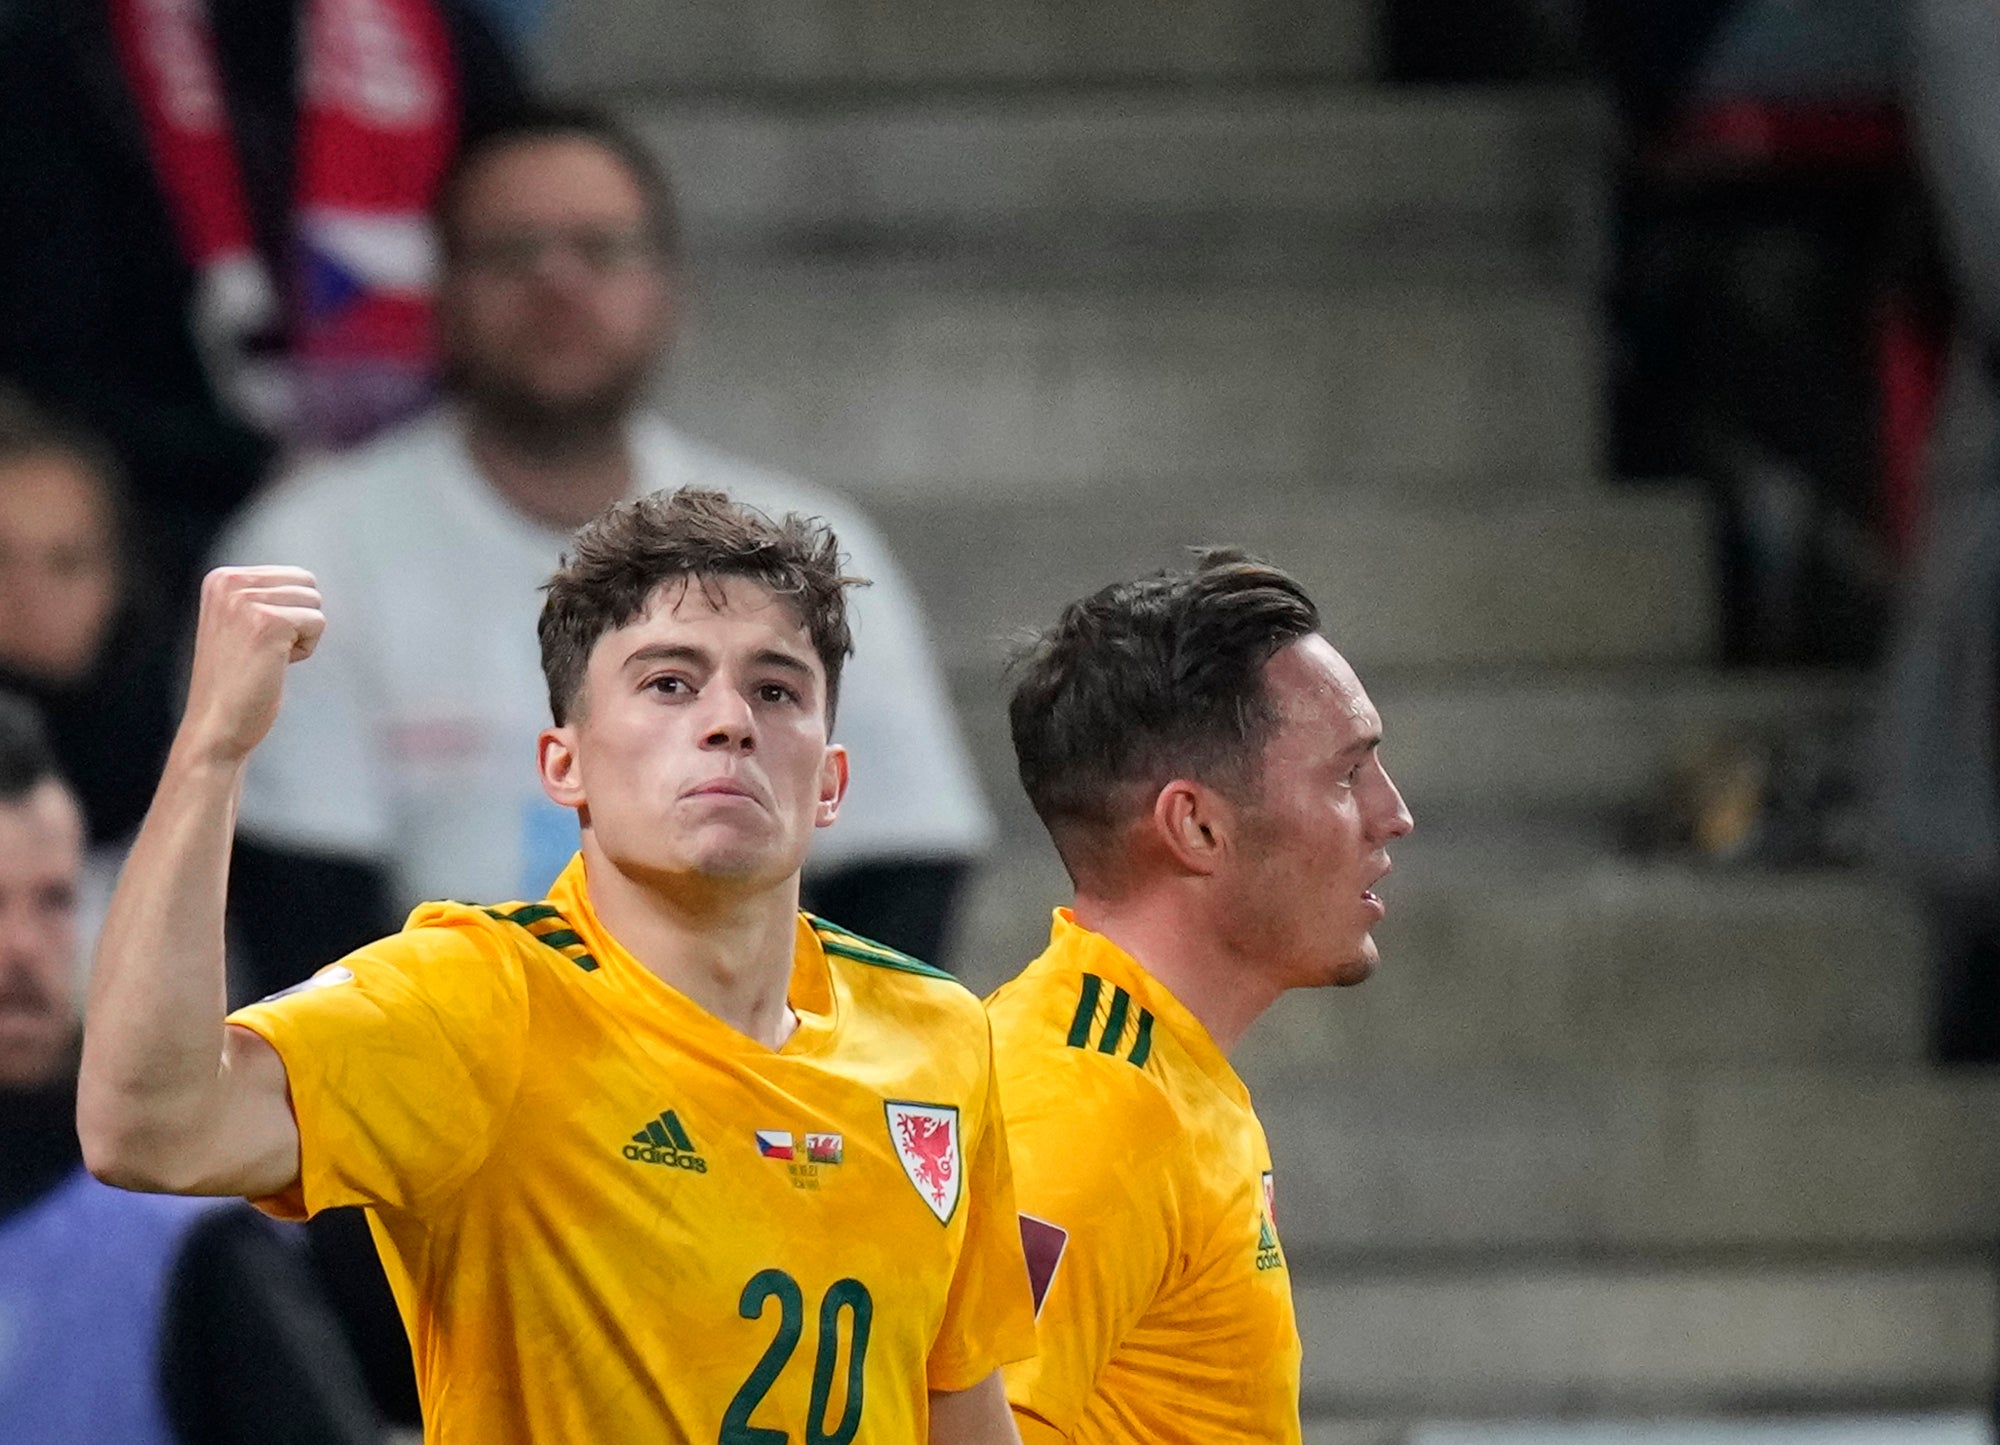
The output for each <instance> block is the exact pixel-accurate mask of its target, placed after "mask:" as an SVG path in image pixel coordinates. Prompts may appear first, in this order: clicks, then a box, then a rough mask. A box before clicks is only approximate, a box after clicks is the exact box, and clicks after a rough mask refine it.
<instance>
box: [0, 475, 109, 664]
mask: <svg viewBox="0 0 2000 1445" xmlns="http://www.w3.org/2000/svg"><path fill="white" fill-rule="evenodd" d="M118 570H119V569H118V544H117V540H116V538H115V536H114V534H113V528H112V522H111V508H110V506H109V504H108V503H107V502H106V500H105V497H104V491H103V489H102V488H101V487H100V486H99V485H98V484H97V482H96V480H95V479H94V478H92V477H91V475H90V474H89V473H88V472H86V471H85V470H84V469H83V467H82V466H80V465H79V464H78V463H76V462H75V461H73V460H71V459H70V458H68V457H62V456H47V457H23V458H21V459H20V460H18V461H14V462H10V463H8V464H6V465H5V466H0V660H5V661H6V662H7V663H8V664H10V665H11V666H13V667H15V668H17V669H19V670H20V671H22V672H25V673H28V674H29V675H30V676H33V677H39V678H43V679H46V680H48V681H51V682H57V683H63V682H71V681H74V680H75V679H77V678H80V677H82V676H83V675H84V674H85V673H86V672H88V671H89V670H90V667H91V665H92V664H93V663H94V662H96V660H97V653H98V649H99V648H100V647H102V646H103V645H104V639H105V634H106V633H107V632H108V631H109V630H110V627H111V621H112V617H113V615H114V614H115V613H116V612H117V610H118V597H119V581H118Z"/></svg>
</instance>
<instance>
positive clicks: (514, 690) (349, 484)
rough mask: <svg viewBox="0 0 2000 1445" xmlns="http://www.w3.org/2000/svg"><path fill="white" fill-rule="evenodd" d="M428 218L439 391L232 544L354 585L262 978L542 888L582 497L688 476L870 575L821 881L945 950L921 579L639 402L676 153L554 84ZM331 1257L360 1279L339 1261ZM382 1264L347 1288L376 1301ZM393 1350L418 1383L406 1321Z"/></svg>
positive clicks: (298, 697)
mask: <svg viewBox="0 0 2000 1445" xmlns="http://www.w3.org/2000/svg"><path fill="white" fill-rule="evenodd" d="M434 219H435V222H436V225H437V229H438V232H439V239H440V241H441V243H442V244H441V246H440V248H439V249H440V252H441V255H442V265H443V273H442V275H441V276H440V278H439V285H438V290H437V314H438V320H439V326H440V342H441V349H442V352H443V356H444V360H445V378H444V380H445V395H444V398H443V399H442V402H441V404H440V405H439V406H438V407H437V408H436V409H434V410H433V411H432V412H431V413H430V414H428V415H426V416H424V417H421V418H419V419H418V420H417V421H416V422H415V423H413V424H411V425H409V426H407V427H405V428H403V429H401V430H399V431H397V432H395V433H392V434H390V435H388V436H386V437H384V438H383V439H381V440H379V441H377V442H374V443H372V444H370V445H369V446H368V447H366V448H364V449H362V450H360V451H357V452H353V453H349V454H347V455H345V456H341V457H337V458H333V459H331V460H328V461H323V462H319V463H316V464H313V465H310V466H307V467H305V468H303V469H301V470H300V471H299V472H298V473H297V474H296V475H294V476H292V477H289V478H287V479H285V480H283V481H281V482H279V483H278V484H277V485H276V486H274V487H273V488H272V490H271V491H269V492H268V493H267V494H266V495H265V496H263V497H262V498H261V499H260V500H259V501H258V502H257V503H256V504H254V505H253V506H252V507H251V508H250V509H249V511H248V512H247V513H246V514H245V515H244V517H243V518H242V520H241V521H239V523H238V524H237V525H236V526H235V527H234V528H233V529H232V530H231V531H230V533H229V534H228V535H227V536H226V537H225V538H224V540H223V542H222V544H221V546H220V548H219V550H218V552H217V554H216V557H215V559H214V560H215V561H216V562H217V563H218V564H241V563H255V562H260V561H264V560H268V559H269V558H272V557H282V558H284V559H285V560H286V561H287V562H288V563H294V564H296V565H299V566H302V567H305V568H307V569H308V570H310V571H311V572H312V573H313V574H314V575H315V576H316V577H317V578H318V579H319V583H320V586H321V588H322V590H323V592H324V594H325V595H326V596H328V597H334V598H338V599H339V602H340V607H341V615H340V616H339V617H338V618H337V619H335V622H336V625H334V626H331V627H329V629H328V633H327V639H326V641H325V642H324V644H323V645H322V646H321V648H320V651H319V653H318V654H317V655H316V656H315V659H314V666H313V667H312V668H310V669H300V670H299V674H298V676H297V677H296V678H294V679H292V680H291V681H290V682H289V683H288V684H287V686H288V687H289V688H291V689H292V695H291V700H290V701H289V702H288V704H287V706H286V708H285V711H284V714H283V715H282V716H281V717H280V718H279V720H278V723H277V725H276V727H275V728H274V730H273V731H272V733H271V735H270V737H269V738H268V739H267V740H266V741H265V743H264V744H263V746H262V747H260V748H259V749H258V750H257V752H256V753H255V754H254V755H253V756H252V758H251V760H250V764H249V771H248V773H247V775H246V778H245V782H244V787H243V799H242V806H241V812H240V815H239V838H238V843H237V847H236V851H235V858H234V864H233V876H232V893H233V896H234V897H233V902H234V917H235V922H236V926H237V931H238V934H239V936H240V940H241V942H242V944H243V945H244V950H245V952H246V953H247V955H248V961H249V963H250V965H251V974H252V979H251V988H250V989H249V990H248V991H249V992H251V993H254V994H262V993H268V992H271V991H274V990H276V989H279V988H283V987H287V986H289V985H291V984H293V983H296V982H298V981H299V980H300V979H302V978H304V977H305V976H306V975H307V974H309V973H311V972H312V971H313V970H314V969H315V968H318V967H319V966H320V965H322V964H324V963H327V962H329V961H331V960H333V959H335V958H338V957H340V956H341V955H342V954H344V953H346V952H348V951H349V950H351V949H352V948H355V947H358V946H360V945H361V944H362V943H365V942H367V941H368V940H370V939H372V938H374V937H377V936H379V935H380V934H382V933H385V932H388V931H392V930H393V929H394V928H395V927H396V926H397V925H398V924H399V923H400V922H401V919H402V916H403V913H404V911H406V910H407V909H408V908H409V907H411V906H413V905H414V904H415V903H416V902H418V901H420V900H423V899H428V898H506V897H523V898H540V897H541V896H542V895H543V894H544V893H545V892H546V891H547V889H548V887H549V885H550V883H551V881H552V880H553V879H554V878H555V877H556V875H557V873H558V872H560V871H561V869H562V867H563V865H564V863H565V862H566V861H567V860H568V857H569V854H570V853H571V851H573V849H574V847H575V842H576V825H575V821H574V818H573V817H572V816H571V815H569V814H568V813H567V812H565V811H564V810H562V809H559V808H556V807H555V806H554V805H553V804H551V803H549V802H548V800H547V798H546V797H545V796H544V795H543V793H542V790H541V787H540V784H539V782H538V780H537V778H536V775H535V771H534V768H533V767H532V766H530V762H531V760H532V758H533V756H534V741H535V738H536V736H537V734H538V733H539V732H540V730H541V728H542V727H543V726H544V724H545V723H546V721H547V718H546V715H545V706H546V704H545V701H544V695H543V685H542V677H541V668H540V661H539V658H538V655H537V652H536V647H535V619H536V617H537V615H538V614H539V611H540V607H541V596H540V592H539V588H540V586H541V584H542V582H543V581H544V580H545V579H546V578H547V577H548V576H549V574H550V573H551V572H552V571H553V570H554V569H555V565H556V562H557V559H558V556H559V555H560V554H561V552H562V551H563V548H564V543H565V540H566V538H567V536H568V534H569V533H570V532H571V531H572V530H573V529H574V528H575V527H577V526H578V525H579V524H581V523H582V522H584V521H585V520H587V519H589V518H590V517H593V516H595V515H596V514H597V513H599V512H601V511H602V510H603V509H604V508H605V507H606V506H608V505H610V504H611V503H613V502H616V501H618V500H620V499H621V498H625V497H630V496H635V495H639V494H642V493H646V492H652V491H657V490H663V489H675V488H680V487H685V486H695V487H703V488H712V489H717V490H722V491H726V492H728V493H729V494H731V495H732V496H733V497H734V498H735V499H736V500H738V501H741V502H745V503H748V504H750V505H752V506H754V507H757V508H759V509H761V510H763V511H765V512H767V513H770V514H772V515H783V514H784V513H787V512H799V513H803V514H807V515H812V516H817V517H820V518H822V519H824V520H825V521H826V522H828V523H829V524H830V525H831V526H832V528H833V529H834V531H835V532H836V533H837V535H838V536H839V537H840V539H841V541H842V544H843V546H844V547H846V548H847V549H848V551H849V553H850V554H851V567H850V570H851V571H854V572H856V573H858V574H860V575H863V576H866V577H868V578H870V579H872V582H873V585H872V586H870V587H868V588H866V589H863V590H861V591H860V592H858V593H857V594H856V595H855V596H854V598H853V599H852V602H851V604H850V613H851V619H852V623H853V631H854V639H855V647H856V651H855V656H854V659H853V661H852V662H851V664H850V665H849V669H848V672H849V676H850V678H851V679H852V681H851V682H850V685H849V701H848V702H847V704H846V706H845V707H843V709H842V713H841V737H840V739H839V740H840V741H841V742H843V743H844V744H845V745H846V746H847V748H848V751H849V755H850V757H851V759H852V764H853V768H852V777H853V782H852V787H851V791H850V793H849V795H848V803H847V807H846V809H844V811H843V813H842V817H841V825H840V827H839V828H838V829H836V830H834V832H833V833H831V834H829V836H828V838H827V839H826V840H825V846H824V856H821V855H820V854H819V853H816V855H815V856H816V864H815V868H816V871H815V872H814V873H812V874H811V875H809V876H808V878H807V880H806V906H807V907H809V908H811V909H813V911H815V912H817V913H819V914H822V915H824V916H826V917H828V918H830V919H832V920H833V921H834V922H837V923H839V924H841V925H843V926H845V927H847V928H850V929H852V930H854V931H856V932H858V933H861V934H863V935H865V936H867V937H870V938H875V939H879V940H881V941H883V942H885V943H888V944H890V945H892V946H894V947H896V948H899V949H901V950H902V951H904V952H906V953H909V954H912V955H915V956H917V957H919V958H924V959H926V960H930V961H938V955H939V950H940V945H941V943H942V941H943V937H944V932H945V927H946V924H947V921H948V914H949V908H950V904H951V901H952V897H953V895H954V893H955V891H956V889H957V887H958V885H959V882H960V881H961V879H962V877H963V875H964V873H965V871H966V870H967V868H968V866H969V864H970V862H971V861H972V859H973V858H974V857H976V855H977V854H978V853H979V851H980V850H981V849H982V848H983V846H984V844H985V842H986V840H987V835H988V831H989V828H990V822H989V818H988V815H987V812H986V808H985V804H984V802H983V800H982V799H981V797H980V795H979V792H978V789H977V786H976V784H975V782H974V781H973V774H972V769H971V765H970V763H969V760H968V758H967V756H966V753H965V749H964V746H963V744H962V742H961V740H960V737H959V734H958V731H957V727H956V724H955V723H954V721H953V719H952V717H951V715H950V711H949V705H948V702H947V700H946V695H945V692H944V689H943V685H942V680H941V676H940V673H939V670H938V668H937V666H936V664H935V662H934V660H933V658H932V656H931V654H930V651H929V645H928V643H927V641H926V638H925V633H924V625H923V620H922V617H921V615H920V613H919V611H918V607H917V603H916V600H915V597H914V596H913V595H912V593H911V592H910V590H909V587H908V584H907V583H906V582H905V581H904V580H903V578H902V574H901V572H900V571H899V569H898V568H897V567H896V565H895V562H894V559H893V558H892V557H890V556H889V554H888V552H887V549H886V547H885V545H884V544H883V543H882V541H881V539H880V538H879V536H878V535H877V534H876V533H875V532H874V530H873V529H872V528H871V527H870V526H869V525H868V523H867V521H866V520H865V519H863V518H862V517H860V516H858V515H857V514H856V512H855V510H854V509H853V508H852V507H851V506H850V505H848V504H847V503H845V502H844V501H843V500H842V499H841V498H839V497H837V496H834V495H830V494H829V493H827V492H825V491H823V490H821V489H819V488H817V487H812V486H808V485H807V484H805V483H802V482H799V481H796V480H794V479H791V478H787V477H781V476H774V475H771V474H769V473H765V472H762V471H758V470H755V469H753V468H751V467H749V466H747V465H745V464H744V463H741V462H738V461H736V460H733V459H731V458H728V457H725V456H723V455H721V454H719V453H716V452H714V451H711V450H709V449H707V448H705V447H703V446H700V445H699V444H697V443H696V442H694V441H692V440H691V439H689V438H687V437H686V436H684V435H682V434H681V433H680V432H678V431H677V430H675V429H674V428H672V427H670V426H668V425H667V424H666V423H665V422H664V421H663V420H661V419H659V418H658V417H656V416H653V415H650V414H648V413H647V412H646V411H645V409H644V408H643V405H642V397H643V396H644V394H645V392H646V390H647V386H648V383H649V380H650V378H651V376H652V373H653V371H654V370H655V368H656V367H657V366H658V364H659V363H660V361H661V359H662V358H663V356H664V355H665V354H666V352H667V351H668V349H669V348H670V346H671V344H672V342H673V339H674V334H675V331H676V324H677V321H678V317H679V311H680V307H679V291H678V288H679V282H680V273H679V257H680V249H679V237H678V232H677V225H676V220H675V214H674V203H673V197H672V193H671V191H670V188H669V184H668V181H667V179H666V177H665V175H664V174H663V172H662V171H661V169H660V167H659V165H658V163H657V162H656V161H655V160H654V159H653V157H652V156H651V155H650V154H649V153H648V152H647V151H646V150H645V149H644V148H643V147H642V146H641V145H640V144H639V143H637V142H636V141H635V140H633V139H632V138H631V137H629V136H628V135H627V134H625V133H624V132H623V131H622V130H621V129H619V128H618V127H617V126H615V125H614V124H612V123H610V122H609V121H607V120H605V119H603V118H602V117H600V116H597V115H595V114H593V113H590V112H585V111H576V110H567V109H565V110H542V111H537V112H533V113H529V114H525V115H523V116H521V117H519V118H517V119H516V120H514V121H513V122H511V123H509V124H508V125H505V126H503V127H499V128H497V129H492V130H489V131H487V132H485V133H483V134H481V135H479V136H477V137H475V138H474V139H473V140H471V141H470V142H469V144H468V145H467V146H466V147H465V148H464V149H463V151H462V152H461V154H460V155H459V157H458V158H457V160H456V162H455V164H454V166H453V168H452V170H451V172H450V173H449V174H448V176H447V177H446V179H445V182H444V184H443V186H442V188H441V190H440V193H439V196H438V200H437V202H436V206H435V213H434ZM524 760H528V761H524ZM322 1228H323V1229H325V1230H327V1231H329V1232H330V1231H337V1230H340V1229H343V1228H351V1229H352V1231H353V1239H354V1242H353V1244H352V1248H353V1249H354V1251H355V1252H357V1253H362V1254H364V1255H365V1253H366V1251H367V1241H366V1239H365V1237H364V1236H363V1235H362V1234H361V1231H360V1230H359V1227H358V1226H352V1225H348V1224H342V1223H339V1222H336V1223H333V1224H329V1225H326V1226H322ZM334 1273H335V1275H336V1282H337V1283H342V1284H344V1283H345V1282H346V1280H347V1279H348V1278H349V1277H350V1276H351V1274H352V1271H346V1270H340V1269H336V1270H335V1271H334ZM377 1278H378V1280H379V1276H377ZM377 1288H378V1289H380V1290H381V1293H380V1294H378V1296H377V1298H376V1300H375V1302H374V1304H373V1306H372V1307H364V1306H357V1310H360V1311H361V1312H364V1313H373V1314H374V1316H375V1317H376V1318H378V1319H383V1320H389V1319H391V1318H392V1316H391V1315H390V1312H389V1309H388V1305H387V1300H386V1290H385V1289H384V1288H382V1287H380V1286H379V1285H378V1286H377ZM374 1358H376V1359H378V1360H379V1361H380V1364H381V1369H382V1370H383V1371H391V1370H393V1371H395V1372H398V1374H397V1378H398V1379H402V1380H406V1379H407V1373H408V1363H407V1361H408V1353H407V1348H406V1347H405V1346H404V1345H403V1343H402V1341H401V1339H400V1337H397V1338H394V1339H392V1340H391V1341H390V1343H389V1344H388V1345H387V1346H385V1347H384V1348H383V1349H382V1350H381V1351H379V1352H377V1354H376V1355H375V1356H374ZM400 1388H401V1389H402V1390H404V1391H405V1393H403V1395H402V1397H401V1398H402V1403H403V1404H404V1405H405V1407H406V1413H407V1412H408V1411H413V1409H414V1395H413V1394H410V1393H407V1388H408V1387H407V1386H406V1385H404V1386H401V1387H400Z"/></svg>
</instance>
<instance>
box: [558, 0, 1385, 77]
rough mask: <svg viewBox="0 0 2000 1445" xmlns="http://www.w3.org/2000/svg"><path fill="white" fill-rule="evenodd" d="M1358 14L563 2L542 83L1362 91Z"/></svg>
mask: <svg viewBox="0 0 2000 1445" xmlns="http://www.w3.org/2000/svg"><path fill="white" fill-rule="evenodd" d="M1375 15H1376V7H1375V6H1373V5H1372V4H1366V3H1360V0H1321V3H1318V4H1314V3H1308V0H1247V3H1245V0H1154V3H1145V0H1092V3H1089V4H1081V5H1078V4H1067V5H1066V4H1060V3H1055V0H980V3H973V0H938V3H935V4H930V5H924V4H917V3H912V0H867V3H855V0H739V3H735V4H730V5H698V4H692V3H687V0H671V3H663V0H569V3H567V4H564V5H560V6H554V7H551V11H550V16H549V28H550V35H549V43H548V45H547V47H546V49H547V51H548V55H547V63H546V69H547V72H548V78H549V79H550V81H551V82H552V83H554V84H556V85H558V86H561V87H563V88H565V89H571V90H584V91H594V92H601V91H605V90H615V89H641V90H649V91H650V90H658V89H662V88H669V89H681V88H693V89H700V90H725V91H727V90H745V91H751V92H761V91H770V90H774V89H775V90H780V91H782V90H787V89H794V88H798V87H825V86H831V87H860V86H911V87H918V88H926V89H929V88H936V87H951V86H962V85H968V84H974V85H976V84H989V85H991V84H1016V85H1033V86H1049V85H1060V84H1062V83H1064V82H1074V81H1094V80H1104V79H1128V80H1129V79H1137V80H1155V79H1158V80H1169V79H1171V80H1186V81H1208V82H1215V81H1231V80H1241V79H1254V78H1260V77H1274V76H1280V77H1298V76H1304V77H1311V78H1314V79H1362V78H1364V77H1366V76H1367V75H1368V74H1369V73H1370V72H1371V71H1372V70H1373V69H1374V64H1375V55H1376V49H1377V43H1376V37H1375Z"/></svg>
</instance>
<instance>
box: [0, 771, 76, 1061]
mask: <svg viewBox="0 0 2000 1445" xmlns="http://www.w3.org/2000/svg"><path fill="white" fill-rule="evenodd" d="M82 867H83V817H82V814H81V813H80V812H79V811H78V810H77V806H76V803H75V801H74V800H73V799H72V798H71V797H70V796H69V794H68V793H67V792H65V791H64V790H63V788H62V786H61V785H60V784H58V783H56V782H55V781H54V780H53V779H51V780H48V781H45V782H43V783H41V784H40V785H39V786H37V787H36V788H34V789H33V790H31V791H30V792H29V793H28V794H27V795H26V796H24V797H21V798H18V799H16V800H14V801H13V802H4V803H0V1088H26V1087H33V1086H35V1085H38V1084H45V1083H49V1082H51V1081H52V1079H53V1077H54V1075H55V1074H56V1073H57V1072H58V1071H59V1070H61V1069H63V1068H65V1067H67V1065H68V1060H69V1047H70V1043H71V1041H72V1040H73V1039H74V1037H75V1035H76V1026H77V1017H76V1001H75V999H74V997H73V996H72V993H71V989H72V987H73V986H74V982H75V971H76V889H77V877H78V874H79V873H80V872H81V871H82Z"/></svg>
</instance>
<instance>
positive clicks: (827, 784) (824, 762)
mask: <svg viewBox="0 0 2000 1445" xmlns="http://www.w3.org/2000/svg"><path fill="white" fill-rule="evenodd" d="M846 796H847V749H846V748H844V747H842V746H841V745H840V744H839V743H829V744H828V745H827V749H826V756H825V757H824V758H822V759H821V760H820V766H819V806H818V808H817V809H816V810H815V811H814V813H813V826H814V827H815V828H828V827H831V826H833V820H834V818H835V816H836V815H837V814H838V813H839V812H840V800H841V799H842V798H844V797H846Z"/></svg>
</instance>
